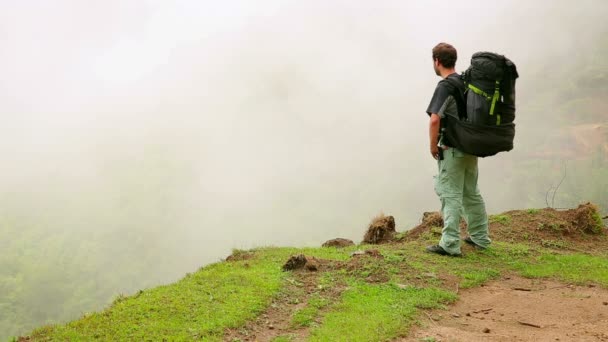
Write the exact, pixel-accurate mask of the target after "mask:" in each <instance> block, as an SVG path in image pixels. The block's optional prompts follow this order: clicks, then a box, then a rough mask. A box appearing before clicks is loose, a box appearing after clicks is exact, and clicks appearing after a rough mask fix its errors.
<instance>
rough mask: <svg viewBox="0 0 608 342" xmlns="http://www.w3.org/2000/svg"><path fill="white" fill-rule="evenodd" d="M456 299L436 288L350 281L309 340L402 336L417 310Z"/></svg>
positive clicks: (371, 339) (382, 339)
mask: <svg viewBox="0 0 608 342" xmlns="http://www.w3.org/2000/svg"><path fill="white" fill-rule="evenodd" d="M454 300H456V295H455V294H453V293H450V292H447V291H445V290H442V289H437V288H415V287H406V288H400V287H398V286H395V285H392V284H381V285H371V284H367V283H364V282H361V281H353V282H352V283H351V286H350V289H349V290H347V291H345V292H344V293H343V295H342V298H341V302H340V304H338V305H336V306H335V307H334V308H333V310H331V311H330V312H329V313H327V314H326V315H325V317H324V319H323V324H322V325H321V326H320V327H318V328H316V329H313V331H312V332H311V336H310V341H353V342H355V341H366V342H367V341H384V340H388V339H391V338H394V337H396V336H405V335H406V334H407V332H408V330H409V327H410V326H411V324H412V323H413V321H414V319H415V317H416V315H417V313H418V311H419V309H432V308H437V307H439V306H441V305H442V304H446V303H450V302H453V301H454Z"/></svg>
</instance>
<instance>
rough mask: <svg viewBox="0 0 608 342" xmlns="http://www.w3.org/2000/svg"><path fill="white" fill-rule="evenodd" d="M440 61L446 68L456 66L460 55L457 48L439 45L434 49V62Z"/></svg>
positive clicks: (444, 44)
mask: <svg viewBox="0 0 608 342" xmlns="http://www.w3.org/2000/svg"><path fill="white" fill-rule="evenodd" d="M436 59H437V60H439V63H441V65H443V67H444V68H453V67H454V66H455V65H456V59H458V54H457V53H456V48H454V47H453V46H452V45H450V44H448V43H439V44H437V46H435V47H434V48H433V60H436Z"/></svg>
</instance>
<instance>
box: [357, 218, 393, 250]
mask: <svg viewBox="0 0 608 342" xmlns="http://www.w3.org/2000/svg"><path fill="white" fill-rule="evenodd" d="M396 233H397V231H395V218H394V217H392V216H385V215H384V214H381V215H378V216H377V217H375V218H374V219H373V220H372V222H371V223H370V225H369V228H367V232H366V233H365V236H364V237H363V242H364V243H371V244H379V243H383V242H387V241H390V240H392V239H393V237H394V236H395V234H396Z"/></svg>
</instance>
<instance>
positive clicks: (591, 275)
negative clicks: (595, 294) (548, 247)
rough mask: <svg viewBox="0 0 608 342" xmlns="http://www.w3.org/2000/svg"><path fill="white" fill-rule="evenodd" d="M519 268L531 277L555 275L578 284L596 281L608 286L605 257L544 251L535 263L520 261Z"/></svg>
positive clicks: (607, 263) (607, 266)
mask: <svg viewBox="0 0 608 342" xmlns="http://www.w3.org/2000/svg"><path fill="white" fill-rule="evenodd" d="M518 268H519V270H520V271H521V274H522V275H523V276H525V277H529V278H548V277H555V278H558V279H561V280H563V281H570V282H574V283H577V284H584V283H587V282H596V283H598V284H600V285H602V286H604V287H608V261H607V260H606V258H605V257H598V256H591V255H585V254H579V253H577V254H566V255H560V254H550V253H544V254H542V255H541V256H540V257H539V258H537V259H536V262H534V263H531V264H528V263H523V262H522V263H518Z"/></svg>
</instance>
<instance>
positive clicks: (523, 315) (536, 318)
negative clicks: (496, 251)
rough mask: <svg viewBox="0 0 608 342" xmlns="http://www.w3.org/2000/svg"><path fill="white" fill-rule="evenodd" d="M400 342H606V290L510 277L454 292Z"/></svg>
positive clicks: (607, 302) (607, 318)
mask: <svg viewBox="0 0 608 342" xmlns="http://www.w3.org/2000/svg"><path fill="white" fill-rule="evenodd" d="M459 295H460V300H459V301H458V302H456V304H455V305H453V306H451V307H449V308H448V309H447V310H435V311H429V312H426V313H425V315H424V316H423V321H422V326H419V327H416V328H414V329H413V330H412V332H411V333H410V335H409V336H408V337H407V338H405V339H402V340H400V341H412V342H413V341H424V340H425V339H426V340H427V341H437V342H439V341H444V342H446V341H467V342H473V341H537V342H540V341H608V290H606V289H603V288H600V287H596V286H593V285H591V286H575V285H568V284H563V283H558V282H555V281H550V280H531V279H524V278H520V277H516V276H510V277H506V278H504V279H502V280H499V281H494V282H490V283H488V284H486V285H485V286H482V287H481V288H473V289H467V290H464V291H460V294H459Z"/></svg>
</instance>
